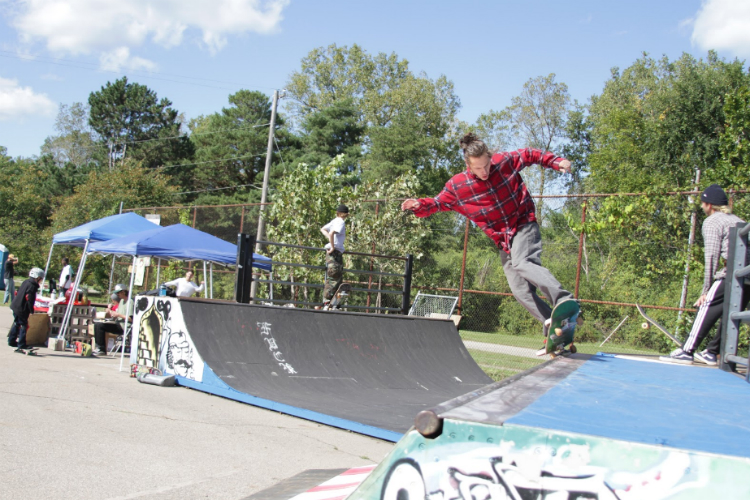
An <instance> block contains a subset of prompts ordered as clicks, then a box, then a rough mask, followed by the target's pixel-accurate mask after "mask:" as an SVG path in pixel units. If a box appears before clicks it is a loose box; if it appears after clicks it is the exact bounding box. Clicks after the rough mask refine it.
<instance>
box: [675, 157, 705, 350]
mask: <svg viewBox="0 0 750 500" xmlns="http://www.w3.org/2000/svg"><path fill="white" fill-rule="evenodd" d="M700 180H701V171H700V169H696V171H695V182H694V183H693V185H694V186H695V187H694V189H695V190H697V189H698V183H699V182H700ZM688 203H689V204H691V205H692V204H693V197H692V196H688ZM697 216H698V214H697V210H696V209H695V207H693V212H692V213H691V214H690V234H689V235H688V247H687V255H686V256H685V274H684V275H683V278H682V293H681V294H680V304H679V306H678V307H679V308H680V309H684V308H685V303H686V302H687V290H688V284H689V282H690V256H691V253H692V249H693V243H694V242H695V226H696V221H697ZM680 318H682V311H679V312H678V313H677V325H676V326H675V327H674V334H675V336H677V330H678V329H679V328H680Z"/></svg>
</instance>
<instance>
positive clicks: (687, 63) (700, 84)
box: [584, 53, 748, 288]
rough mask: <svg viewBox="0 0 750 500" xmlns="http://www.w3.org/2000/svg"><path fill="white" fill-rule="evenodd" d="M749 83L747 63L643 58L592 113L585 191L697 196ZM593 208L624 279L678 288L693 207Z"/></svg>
mask: <svg viewBox="0 0 750 500" xmlns="http://www.w3.org/2000/svg"><path fill="white" fill-rule="evenodd" d="M747 78H748V76H747V74H745V73H744V71H743V65H742V63H741V62H739V61H734V62H725V61H723V60H720V59H718V57H717V56H716V54H714V53H709V55H708V59H707V60H705V61H703V60H696V59H694V58H693V57H692V56H690V55H687V54H686V55H683V56H682V57H681V58H680V59H678V60H676V61H669V60H668V59H667V58H666V57H664V58H662V59H660V60H654V59H652V58H650V57H648V56H646V55H644V56H643V57H642V58H641V59H639V60H637V61H636V62H635V63H634V64H633V65H631V66H630V67H629V68H627V69H625V70H624V71H622V72H620V71H619V70H617V69H615V70H613V72H612V78H611V79H610V80H609V81H608V82H607V83H606V84H605V88H604V91H603V92H602V94H601V95H600V96H596V97H594V98H593V99H592V103H591V106H590V108H589V111H590V112H589V116H588V120H589V121H590V124H591V129H590V130H591V131H590V139H591V141H590V151H589V152H588V155H587V160H588V165H589V169H590V175H588V177H587V178H586V179H585V180H584V184H585V185H586V186H587V188H588V190H590V191H594V192H600V193H607V192H610V193H611V192H647V193H649V192H650V193H659V192H664V191H675V190H690V189H692V188H693V182H694V177H695V171H696V169H700V170H701V172H702V173H703V174H704V175H703V176H702V178H703V179H710V178H711V176H712V171H713V170H714V169H715V168H716V167H717V166H718V165H720V160H721V156H720V147H719V146H720V138H721V134H722V132H723V131H724V123H725V121H726V116H725V112H724V104H725V100H726V96H727V95H730V94H735V93H736V92H737V91H738V90H739V89H741V88H742V87H743V85H745V82H746V81H747ZM593 208H595V210H594V211H592V212H589V220H588V230H590V231H595V232H596V233H597V234H596V235H592V236H596V238H597V239H599V241H601V242H602V243H603V244H604V242H605V241H606V245H608V246H609V248H611V249H612V251H613V252H616V256H615V257H614V258H613V262H615V263H617V265H619V266H620V267H619V269H620V270H622V271H625V270H626V269H629V270H632V272H633V274H636V273H639V274H641V275H642V276H644V277H645V278H647V279H649V280H656V279H658V280H660V282H661V284H662V285H664V287H665V288H666V287H667V286H669V285H668V283H669V280H676V281H679V279H680V277H681V274H682V270H683V268H684V265H685V259H686V258H688V256H687V255H686V250H687V239H688V232H689V229H690V226H689V217H690V216H689V214H690V213H691V211H692V210H694V209H695V207H694V206H690V205H689V204H688V200H687V198H682V197H674V196H649V197H641V198H628V197H615V198H607V199H605V200H602V201H599V202H597V203H596V204H595V205H594V206H593ZM697 246H698V247H699V248H700V244H699V245H697ZM697 260H698V262H696V264H697V266H696V267H700V266H701V265H702V262H701V260H700V259H697Z"/></svg>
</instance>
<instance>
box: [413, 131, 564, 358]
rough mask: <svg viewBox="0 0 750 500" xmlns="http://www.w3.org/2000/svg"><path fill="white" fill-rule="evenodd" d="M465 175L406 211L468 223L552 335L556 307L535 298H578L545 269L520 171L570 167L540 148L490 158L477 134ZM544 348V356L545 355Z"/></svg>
mask: <svg viewBox="0 0 750 500" xmlns="http://www.w3.org/2000/svg"><path fill="white" fill-rule="evenodd" d="M459 145H460V146H461V149H463V152H464V160H465V162H466V170H465V171H464V172H461V173H460V174H456V175H454V176H453V177H452V178H451V179H450V180H449V181H448V182H447V183H446V184H445V187H444V188H443V190H442V191H441V192H440V193H439V194H438V195H437V196H436V197H434V198H420V199H413V198H412V199H408V200H406V201H404V202H403V203H402V204H401V209H402V210H410V211H412V212H414V215H416V216H417V217H429V216H430V215H432V214H434V213H435V212H446V211H449V210H453V211H455V212H458V213H460V214H461V215H463V216H465V217H467V218H469V220H471V221H472V222H474V223H475V224H476V225H477V226H479V227H480V228H481V229H482V231H484V232H485V234H487V236H489V237H490V239H492V241H494V242H495V245H497V246H498V247H500V259H501V260H502V263H503V270H504V271H505V276H506V278H507V279H508V284H509V285H510V289H511V291H512V292H513V296H514V297H515V298H516V300H518V302H520V303H521V305H522V306H524V307H525V308H526V309H527V310H528V311H529V312H530V313H531V315H532V316H534V317H535V318H536V319H538V320H539V321H540V322H542V324H543V325H544V334H545V336H546V335H547V330H548V328H549V324H550V322H549V318H550V316H551V314H552V307H550V305H549V304H547V303H546V302H544V301H543V300H542V299H541V297H539V296H538V295H537V294H536V290H537V288H538V289H539V290H541V291H542V293H543V294H544V296H545V297H547V298H548V299H549V300H550V301H551V302H552V304H553V305H557V304H558V303H559V302H561V301H563V300H567V299H572V298H573V294H572V293H570V292H568V291H567V290H564V289H563V287H562V285H560V282H558V281H557V279H555V277H554V276H553V275H552V273H551V272H550V271H549V270H547V269H546V268H544V267H542V261H541V253H542V238H541V233H540V231H539V225H538V224H537V222H536V214H535V206H534V201H533V200H532V199H531V195H530V194H529V191H528V190H527V189H526V185H525V184H524V182H523V179H522V178H521V170H523V169H524V168H526V167H528V166H531V165H534V164H539V165H542V166H543V167H546V168H551V169H554V170H559V171H562V172H566V173H570V170H571V166H570V162H569V161H568V160H566V159H565V158H560V157H558V156H555V155H553V154H552V153H550V152H544V151H541V150H539V149H530V148H529V149H519V150H518V151H513V152H505V153H495V154H492V153H490V150H489V149H488V148H487V145H486V144H485V143H484V142H483V141H481V140H479V139H478V138H477V137H476V136H475V135H474V134H466V135H465V136H464V137H463V139H461V140H460V141H459ZM545 353H546V351H545V349H542V350H540V351H539V353H537V354H539V355H543V354H545Z"/></svg>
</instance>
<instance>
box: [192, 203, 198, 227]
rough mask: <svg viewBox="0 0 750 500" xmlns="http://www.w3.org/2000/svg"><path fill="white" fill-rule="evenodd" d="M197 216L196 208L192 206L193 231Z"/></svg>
mask: <svg viewBox="0 0 750 500" xmlns="http://www.w3.org/2000/svg"><path fill="white" fill-rule="evenodd" d="M197 215H198V207H196V206H195V205H193V229H195V218H196V217H197Z"/></svg>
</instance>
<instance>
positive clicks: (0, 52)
mask: <svg viewBox="0 0 750 500" xmlns="http://www.w3.org/2000/svg"><path fill="white" fill-rule="evenodd" d="M0 57H6V58H9V59H20V60H22V61H31V62H41V63H46V64H54V65H57V66H68V67H71V68H78V69H85V70H88V71H101V72H104V73H113V74H118V75H125V72H123V71H114V70H108V69H101V68H100V67H97V65H95V64H93V63H88V62H79V61H71V60H70V59H63V58H45V57H36V56H23V55H19V54H16V53H15V52H11V51H8V50H0ZM60 61H63V62H60ZM129 73H130V74H131V75H133V76H138V77H144V78H153V79H156V80H162V81H166V82H173V83H184V84H187V85H196V86H199V87H208V88H216V89H223V90H236V88H237V87H238V86H239V87H246V86H248V85H246V84H241V83H236V82H225V81H221V80H213V79H210V78H200V77H195V76H186V75H174V74H169V73H156V74H161V75H165V76H169V77H173V78H186V79H189V80H202V81H207V82H216V83H223V84H226V85H234V87H219V86H216V85H206V84H201V83H195V82H188V81H180V80H173V79H169V78H163V77H159V76H154V74H149V73H139V72H136V71H130V72H129ZM252 87H253V88H262V89H273V90H276V89H275V88H274V87H266V86H265V85H252Z"/></svg>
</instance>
